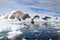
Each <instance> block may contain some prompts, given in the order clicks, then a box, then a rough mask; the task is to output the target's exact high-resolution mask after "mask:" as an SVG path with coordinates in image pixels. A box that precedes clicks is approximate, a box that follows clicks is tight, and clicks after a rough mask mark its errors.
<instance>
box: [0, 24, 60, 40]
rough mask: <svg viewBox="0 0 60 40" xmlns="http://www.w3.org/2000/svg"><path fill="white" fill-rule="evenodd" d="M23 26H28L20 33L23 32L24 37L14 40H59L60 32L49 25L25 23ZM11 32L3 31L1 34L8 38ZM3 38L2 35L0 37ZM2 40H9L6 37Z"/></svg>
mask: <svg viewBox="0 0 60 40" xmlns="http://www.w3.org/2000/svg"><path fill="white" fill-rule="evenodd" d="M23 26H26V27H24V28H22V29H19V30H18V31H22V33H23V34H22V35H18V36H16V37H15V38H14V40H22V39H23V38H24V39H26V40H59V38H60V33H59V32H57V31H60V30H58V29H55V28H54V27H53V26H51V24H48V23H36V24H33V25H32V24H28V23H23ZM8 32H9V31H3V32H1V33H0V34H3V35H2V36H8V35H7V33H8ZM0 36H1V35H0ZM1 40H9V39H8V38H7V37H4V38H3V39H1Z"/></svg>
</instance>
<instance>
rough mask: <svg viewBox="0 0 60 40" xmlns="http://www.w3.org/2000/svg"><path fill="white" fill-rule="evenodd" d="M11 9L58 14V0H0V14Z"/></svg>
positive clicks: (59, 9) (59, 8)
mask: <svg viewBox="0 0 60 40" xmlns="http://www.w3.org/2000/svg"><path fill="white" fill-rule="evenodd" d="M13 10H20V11H22V12H26V13H48V14H51V15H54V16H60V0H0V14H4V13H8V12H11V11H13Z"/></svg>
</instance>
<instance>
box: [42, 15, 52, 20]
mask: <svg viewBox="0 0 60 40" xmlns="http://www.w3.org/2000/svg"><path fill="white" fill-rule="evenodd" d="M42 19H43V20H48V19H51V17H48V16H45V17H44V18H42Z"/></svg>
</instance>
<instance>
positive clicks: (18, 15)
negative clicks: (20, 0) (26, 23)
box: [5, 10, 30, 21]
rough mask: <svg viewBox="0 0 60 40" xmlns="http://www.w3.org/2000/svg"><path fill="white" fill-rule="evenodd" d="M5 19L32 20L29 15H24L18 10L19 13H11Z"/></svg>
mask: <svg viewBox="0 0 60 40" xmlns="http://www.w3.org/2000/svg"><path fill="white" fill-rule="evenodd" d="M5 18H7V19H17V20H19V21H21V20H25V19H26V18H30V16H29V14H24V13H23V12H21V11H19V10H17V11H13V12H11V13H10V14H9V15H7V16H6V17H5Z"/></svg>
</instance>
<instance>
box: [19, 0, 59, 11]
mask: <svg viewBox="0 0 60 40" xmlns="http://www.w3.org/2000/svg"><path fill="white" fill-rule="evenodd" d="M20 3H22V4H25V5H27V6H28V5H29V6H30V7H33V8H34V7H35V8H41V9H46V10H53V11H57V12H60V8H59V7H60V2H59V0H20Z"/></svg>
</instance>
